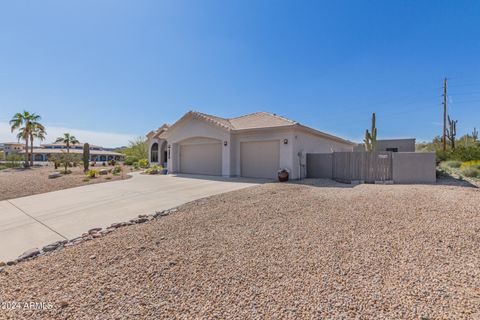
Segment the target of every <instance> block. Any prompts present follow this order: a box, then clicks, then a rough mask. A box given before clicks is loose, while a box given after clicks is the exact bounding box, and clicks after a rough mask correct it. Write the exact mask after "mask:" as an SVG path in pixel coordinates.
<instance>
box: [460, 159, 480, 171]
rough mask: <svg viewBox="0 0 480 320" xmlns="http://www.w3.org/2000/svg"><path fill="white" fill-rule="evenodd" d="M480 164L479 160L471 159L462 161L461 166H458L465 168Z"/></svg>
mask: <svg viewBox="0 0 480 320" xmlns="http://www.w3.org/2000/svg"><path fill="white" fill-rule="evenodd" d="M479 165H480V160H472V161H465V162H464V163H462V166H461V167H460V168H461V169H465V168H468V167H475V166H477V167H478V166H479Z"/></svg>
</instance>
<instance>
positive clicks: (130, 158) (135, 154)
mask: <svg viewBox="0 0 480 320" xmlns="http://www.w3.org/2000/svg"><path fill="white" fill-rule="evenodd" d="M119 151H120V152H121V153H123V154H124V155H125V156H126V159H125V164H126V165H132V164H133V163H134V162H137V161H139V160H140V159H145V158H148V145H147V142H146V141H145V138H143V137H138V138H135V139H133V140H131V141H130V142H129V143H128V147H127V148H126V149H124V150H119Z"/></svg>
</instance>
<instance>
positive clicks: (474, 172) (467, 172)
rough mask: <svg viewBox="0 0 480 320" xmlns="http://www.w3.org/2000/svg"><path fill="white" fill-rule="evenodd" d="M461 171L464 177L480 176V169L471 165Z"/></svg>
mask: <svg viewBox="0 0 480 320" xmlns="http://www.w3.org/2000/svg"><path fill="white" fill-rule="evenodd" d="M462 173H463V175H464V176H465V177H469V178H477V177H480V170H478V169H476V168H473V167H468V168H465V169H463V170H462Z"/></svg>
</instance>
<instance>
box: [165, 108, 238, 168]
mask: <svg viewBox="0 0 480 320" xmlns="http://www.w3.org/2000/svg"><path fill="white" fill-rule="evenodd" d="M196 137H198V138H210V139H215V140H218V141H221V143H222V175H224V176H229V175H230V148H229V147H228V146H229V145H230V132H229V131H228V130H226V129H222V128H221V127H219V126H217V125H215V124H213V123H210V122H207V121H205V120H202V119H197V118H195V117H188V118H186V119H184V120H183V121H182V122H180V123H178V124H177V125H176V126H175V127H174V128H173V127H172V128H170V129H169V130H168V132H167V134H166V138H167V141H168V144H169V145H170V146H171V154H170V159H169V160H170V161H168V171H169V172H172V173H175V172H178V170H179V169H180V168H179V163H180V161H179V160H180V158H179V144H180V143H182V142H183V141H184V142H188V143H192V142H193V143H201V141H202V140H201V139H197V140H195V139H193V138H196ZM224 141H226V142H227V146H224V145H223V144H224Z"/></svg>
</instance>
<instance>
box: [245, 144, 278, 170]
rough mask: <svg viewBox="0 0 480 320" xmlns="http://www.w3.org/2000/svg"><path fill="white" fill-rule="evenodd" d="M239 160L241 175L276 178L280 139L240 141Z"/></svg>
mask: <svg viewBox="0 0 480 320" xmlns="http://www.w3.org/2000/svg"><path fill="white" fill-rule="evenodd" d="M240 162H241V168H240V170H241V175H242V177H248V178H267V179H276V177H277V171H278V170H279V169H280V141H278V140H277V141H254V142H253V141H251V142H241V143H240Z"/></svg>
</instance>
